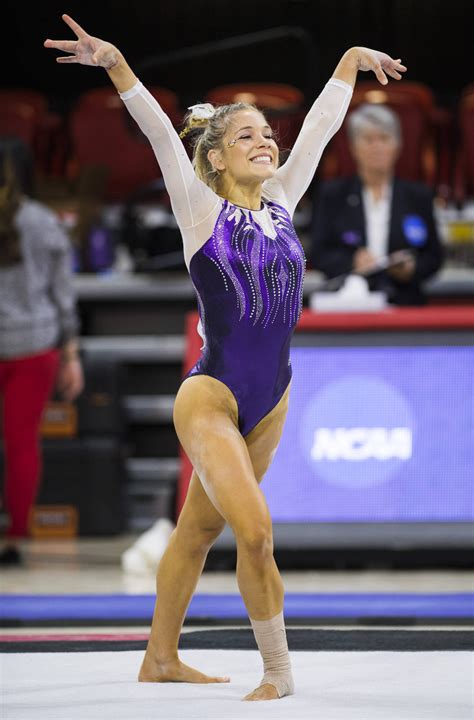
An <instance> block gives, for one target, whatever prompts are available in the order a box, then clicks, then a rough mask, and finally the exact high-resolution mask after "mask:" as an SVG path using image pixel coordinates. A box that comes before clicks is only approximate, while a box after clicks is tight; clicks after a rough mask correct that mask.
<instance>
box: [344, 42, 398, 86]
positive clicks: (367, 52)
mask: <svg viewBox="0 0 474 720" xmlns="http://www.w3.org/2000/svg"><path fill="white" fill-rule="evenodd" d="M352 51H353V53H354V56H355V58H356V62H357V69H358V70H362V72H367V71H369V70H372V72H374V73H375V76H376V78H377V80H378V81H379V82H380V83H381V84H382V85H386V84H387V83H388V78H387V75H389V76H390V77H392V78H394V79H395V80H401V79H402V75H401V73H404V72H406V71H407V68H406V67H405V65H402V63H401V58H398V60H394V59H393V58H391V57H390V55H387V53H384V52H380V51H379V50H371V49H370V48H366V47H354V48H352Z"/></svg>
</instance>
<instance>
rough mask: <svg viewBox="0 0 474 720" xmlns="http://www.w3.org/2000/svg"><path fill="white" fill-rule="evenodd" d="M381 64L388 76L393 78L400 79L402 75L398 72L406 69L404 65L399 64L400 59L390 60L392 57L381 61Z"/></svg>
mask: <svg viewBox="0 0 474 720" xmlns="http://www.w3.org/2000/svg"><path fill="white" fill-rule="evenodd" d="M382 66H383V69H384V70H385V72H386V73H387V75H390V77H393V78H394V79H395V80H401V79H402V76H401V74H400V73H404V72H406V71H407V68H406V67H405V65H402V64H401V60H392V58H390V59H389V60H387V61H386V62H383V63H382Z"/></svg>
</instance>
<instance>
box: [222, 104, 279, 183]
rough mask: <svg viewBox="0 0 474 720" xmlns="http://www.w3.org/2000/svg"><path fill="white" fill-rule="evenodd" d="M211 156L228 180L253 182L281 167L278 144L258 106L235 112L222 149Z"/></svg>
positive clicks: (261, 179)
mask: <svg viewBox="0 0 474 720" xmlns="http://www.w3.org/2000/svg"><path fill="white" fill-rule="evenodd" d="M208 158H209V161H210V162H211V164H212V165H213V167H214V168H216V170H218V171H219V173H220V176H221V179H222V180H223V181H224V183H226V184H228V185H229V184H234V183H237V184H242V185H252V184H258V183H262V182H263V181H264V180H267V179H268V178H271V177H272V176H273V174H274V173H275V170H276V169H277V167H278V147H277V144H276V142H275V140H274V138H273V133H272V130H271V128H270V126H269V125H268V122H267V120H266V119H265V117H264V116H263V115H262V113H260V112H258V111H257V110H239V111H238V112H236V113H234V115H233V116H232V118H231V120H230V122H229V126H228V128H227V131H226V133H225V135H224V138H223V143H222V147H221V148H220V149H213V150H210V151H209V153H208Z"/></svg>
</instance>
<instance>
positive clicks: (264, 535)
mask: <svg viewBox="0 0 474 720" xmlns="http://www.w3.org/2000/svg"><path fill="white" fill-rule="evenodd" d="M233 531H234V535H235V540H236V544H237V555H238V556H239V555H240V556H242V555H245V556H247V557H250V558H251V559H252V561H254V562H256V563H258V562H262V563H266V562H268V560H269V558H270V557H271V556H272V555H273V532H272V524H271V520H270V519H269V518H262V519H261V521H260V522H255V524H254V523H251V524H247V525H245V526H244V527H241V528H237V527H234V528H233Z"/></svg>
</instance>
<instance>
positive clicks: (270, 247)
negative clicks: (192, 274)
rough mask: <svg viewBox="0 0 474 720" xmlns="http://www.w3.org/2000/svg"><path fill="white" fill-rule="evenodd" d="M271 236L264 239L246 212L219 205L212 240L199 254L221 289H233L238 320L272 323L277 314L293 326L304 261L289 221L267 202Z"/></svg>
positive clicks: (283, 211)
mask: <svg viewBox="0 0 474 720" xmlns="http://www.w3.org/2000/svg"><path fill="white" fill-rule="evenodd" d="M267 207H268V209H269V212H270V215H271V219H272V222H273V225H274V227H275V230H276V236H275V237H274V238H270V237H268V236H266V235H265V233H264V231H263V229H262V227H261V226H260V225H259V223H258V221H257V220H256V219H255V217H254V215H253V213H252V211H251V210H243V209H240V208H237V207H236V206H235V205H231V204H230V203H227V202H224V205H223V208H222V211H221V213H220V215H219V218H218V220H217V223H216V227H215V230H214V233H213V236H212V238H211V240H210V242H209V243H206V245H205V246H204V247H203V248H202V252H203V253H204V254H205V255H206V256H207V257H208V258H209V259H210V260H211V261H212V262H213V263H214V264H215V265H216V266H217V267H218V269H219V272H220V275H221V278H222V281H223V282H224V284H225V287H226V289H227V290H228V289H229V288H233V290H234V292H235V296H236V303H237V308H238V311H239V320H243V319H246V320H247V321H249V320H250V321H252V323H253V324H254V325H255V324H256V323H257V322H259V321H260V322H261V323H262V324H263V325H264V326H267V325H268V324H270V323H274V322H275V319H276V317H277V314H278V311H282V314H283V322H284V323H285V324H287V325H290V326H293V325H295V323H296V322H297V320H298V317H299V315H300V312H301V307H302V290H303V275H304V267H305V257H304V252H303V249H302V247H301V244H300V242H299V240H298V237H297V235H296V233H295V230H294V227H293V224H292V222H291V219H290V217H289V215H288V213H287V212H286V210H284V209H283V208H282V207H281V206H279V205H277V204H276V203H271V202H268V203H267Z"/></svg>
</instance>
